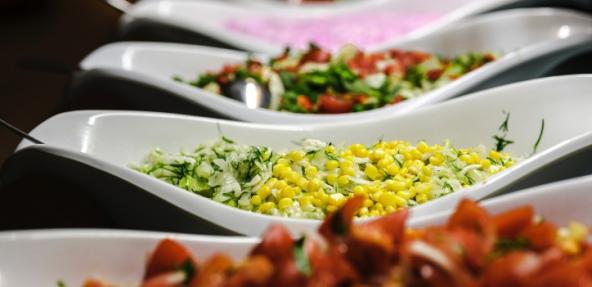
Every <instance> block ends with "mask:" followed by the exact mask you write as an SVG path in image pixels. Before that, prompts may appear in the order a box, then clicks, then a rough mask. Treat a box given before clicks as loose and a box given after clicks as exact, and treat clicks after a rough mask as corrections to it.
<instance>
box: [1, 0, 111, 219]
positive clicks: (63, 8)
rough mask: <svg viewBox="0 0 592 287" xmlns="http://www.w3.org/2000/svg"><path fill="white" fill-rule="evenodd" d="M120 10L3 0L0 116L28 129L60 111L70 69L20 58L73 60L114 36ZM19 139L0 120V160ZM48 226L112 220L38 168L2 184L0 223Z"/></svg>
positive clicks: (75, 1)
mask: <svg viewBox="0 0 592 287" xmlns="http://www.w3.org/2000/svg"><path fill="white" fill-rule="evenodd" d="M119 16H120V13H119V12H118V11H116V10H114V9H113V8H111V7H110V6H108V5H106V4H105V3H103V1H102V0H27V1H25V0H0V65H1V68H0V91H1V94H0V118H3V119H5V120H7V121H9V122H11V123H13V124H14V125H16V126H17V127H19V128H21V129H23V130H25V131H29V130H31V129H32V128H33V127H35V126H36V125H38V124H39V123H41V122H42V121H43V120H45V119H46V118H48V117H50V116H52V115H53V114H55V113H57V112H59V111H61V110H63V109H64V107H63V106H62V105H61V101H62V99H63V95H64V90H65V89H66V87H67V85H68V82H69V78H70V77H69V75H68V74H67V73H59V72H55V71H54V72H51V73H48V72H43V71H39V70H38V69H37V70H36V69H30V68H29V69H25V68H23V67H22V66H23V64H22V63H23V61H25V60H27V59H29V60H30V59H44V60H49V61H51V62H55V63H57V64H59V65H58V66H66V67H75V66H76V65H77V63H78V62H79V61H80V60H81V59H82V58H83V57H84V56H85V55H86V54H88V53H90V52H91V51H93V50H94V49H95V48H97V47H99V46H100V45H102V44H105V43H107V42H109V41H112V40H114V35H115V31H116V28H117V24H118V19H119ZM19 63H20V64H19ZM106 96H107V97H106V99H107V100H110V101H113V100H114V99H110V98H109V97H108V95H106ZM19 141H20V138H18V137H16V136H14V135H13V134H12V133H10V132H9V131H7V130H6V129H3V128H1V127H0V165H1V163H2V162H3V161H4V160H5V159H6V158H7V157H8V156H10V154H12V152H13V151H14V149H15V147H16V145H17V144H18V142H19ZM50 227H116V226H114V224H113V223H112V222H111V220H110V218H109V217H108V216H107V215H105V214H104V213H103V212H102V211H101V210H100V209H99V208H98V206H97V205H96V204H94V202H93V201H92V200H91V198H90V197H89V196H88V195H87V194H86V193H84V192H82V191H81V189H80V188H78V187H77V186H75V185H73V184H72V183H68V182H66V181H62V180H59V179H56V178H53V177H50V176H44V175H42V174H40V175H29V176H26V177H25V178H23V179H21V180H19V181H17V182H14V183H11V184H6V185H4V186H2V185H0V230H9V229H29V228H50Z"/></svg>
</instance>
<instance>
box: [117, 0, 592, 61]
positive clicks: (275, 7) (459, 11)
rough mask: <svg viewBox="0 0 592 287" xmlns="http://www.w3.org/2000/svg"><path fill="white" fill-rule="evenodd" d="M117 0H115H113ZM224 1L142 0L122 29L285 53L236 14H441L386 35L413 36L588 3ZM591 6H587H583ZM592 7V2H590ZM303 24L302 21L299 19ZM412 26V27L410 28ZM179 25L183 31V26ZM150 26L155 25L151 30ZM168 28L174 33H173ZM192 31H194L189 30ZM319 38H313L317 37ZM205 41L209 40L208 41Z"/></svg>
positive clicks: (251, 17) (286, 17) (252, 17)
mask: <svg viewBox="0 0 592 287" xmlns="http://www.w3.org/2000/svg"><path fill="white" fill-rule="evenodd" d="M111 1H113V0H111ZM232 2H233V1H218V0H200V1H184V0H153V1H140V2H138V3H136V4H134V5H131V6H129V8H127V9H125V14H124V16H123V17H122V18H121V34H122V36H123V37H124V38H125V37H127V36H131V37H132V38H133V35H132V34H133V33H134V30H138V29H140V28H141V27H142V26H150V27H149V28H148V29H147V30H157V29H159V28H160V27H166V30H163V32H162V33H160V35H156V36H155V37H156V38H163V37H164V38H165V39H169V38H171V37H172V38H175V37H174V36H172V35H171V34H175V33H179V31H182V32H180V33H181V34H183V35H180V36H179V37H178V38H179V39H181V41H184V42H190V43H198V44H200V43H201V44H203V43H211V42H212V41H208V40H205V39H204V36H205V37H206V38H210V39H212V40H213V42H214V43H215V45H222V46H229V47H234V48H240V49H243V50H247V51H253V52H267V53H279V52H281V51H282V49H283V48H284V46H286V44H288V42H285V41H281V40H277V41H275V40H274V41H272V40H265V39H263V38H261V37H258V36H254V35H248V34H246V33H244V32H240V31H233V30H230V29H228V27H227V26H228V23H229V22H230V21H235V20H246V21H245V22H247V23H248V22H252V21H257V19H274V20H272V21H292V20H298V21H299V22H300V20H303V22H305V21H304V20H309V21H315V20H318V19H330V18H331V17H350V18H351V17H354V18H355V17H356V16H357V15H360V14H364V13H375V12H376V11H379V12H380V13H393V15H397V16H398V17H401V16H404V15H411V14H418V15H421V14H422V13H428V14H430V15H441V16H439V17H438V18H436V19H435V20H432V21H430V22H428V23H427V24H423V25H420V24H417V23H416V24H406V25H415V27H417V28H415V29H410V30H409V31H408V32H407V34H402V35H400V36H393V37H395V38H393V39H386V40H385V41H387V42H388V41H397V40H398V39H406V38H408V37H409V38H413V37H416V36H421V35H424V34H429V33H433V32H436V31H438V30H439V29H441V28H443V27H446V26H448V25H453V24H454V23H455V22H456V21H458V20H460V19H464V18H468V17H471V16H475V15H478V14H482V13H487V12H490V11H494V10H499V9H508V8H518V7H532V6H537V5H539V6H553V5H556V6H565V5H567V6H570V5H571V6H574V7H580V6H585V4H582V3H581V1H577V0H560V1H550V2H545V3H544V4H543V3H533V2H532V1H528V0H481V1H470V0H446V1H436V2H434V1H430V0H416V1H411V2H410V1H406V0H368V1H344V2H342V3H335V4H330V5H313V6H314V7H310V6H309V7H303V6H293V5H283V4H274V3H272V2H271V1H264V0H259V1H255V2H253V1H250V0H249V1H248V2H247V1H242V3H241V1H239V2H235V3H232ZM583 8H586V7H583ZM588 8H589V7H588ZM295 25H298V24H295ZM405 29H408V28H405ZM177 30H178V31H177ZM148 32H150V31H148ZM167 34H168V35H167ZM187 34H190V35H187ZM311 40H313V39H311ZM204 41H205V42H204Z"/></svg>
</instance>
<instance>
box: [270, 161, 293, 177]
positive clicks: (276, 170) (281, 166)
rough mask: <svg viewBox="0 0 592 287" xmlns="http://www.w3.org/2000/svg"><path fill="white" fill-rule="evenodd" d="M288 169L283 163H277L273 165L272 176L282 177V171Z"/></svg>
mask: <svg viewBox="0 0 592 287" xmlns="http://www.w3.org/2000/svg"><path fill="white" fill-rule="evenodd" d="M288 169H289V167H288V166H287V165H285V164H283V163H278V164H276V165H275V166H273V170H272V174H273V176H276V177H283V175H284V173H285V172H286V170H288Z"/></svg>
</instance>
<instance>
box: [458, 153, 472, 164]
mask: <svg viewBox="0 0 592 287" xmlns="http://www.w3.org/2000/svg"><path fill="white" fill-rule="evenodd" d="M458 158H459V159H460V160H462V161H464V162H466V163H468V164H471V162H472V161H473V159H472V158H471V156H470V155H468V154H463V155H461V156H460V157H458Z"/></svg>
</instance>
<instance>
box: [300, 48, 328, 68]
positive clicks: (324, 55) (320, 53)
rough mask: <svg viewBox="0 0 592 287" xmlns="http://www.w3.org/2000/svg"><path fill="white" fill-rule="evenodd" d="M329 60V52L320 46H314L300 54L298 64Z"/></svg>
mask: <svg viewBox="0 0 592 287" xmlns="http://www.w3.org/2000/svg"><path fill="white" fill-rule="evenodd" d="M329 61H331V53H330V52H328V51H325V50H323V49H321V48H316V49H311V50H309V51H308V53H306V54H305V55H304V56H302V59H301V60H300V64H301V65H302V64H304V63H308V62H313V63H327V62H329Z"/></svg>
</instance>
